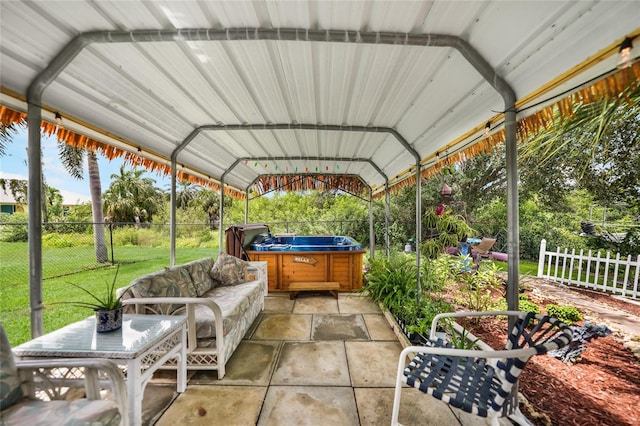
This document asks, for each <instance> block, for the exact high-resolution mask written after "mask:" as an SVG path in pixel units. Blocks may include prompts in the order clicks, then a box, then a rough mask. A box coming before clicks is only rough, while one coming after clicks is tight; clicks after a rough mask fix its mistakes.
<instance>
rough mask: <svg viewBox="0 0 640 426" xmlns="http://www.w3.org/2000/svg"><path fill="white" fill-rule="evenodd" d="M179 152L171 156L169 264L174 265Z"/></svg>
mask: <svg viewBox="0 0 640 426" xmlns="http://www.w3.org/2000/svg"><path fill="white" fill-rule="evenodd" d="M177 155H178V153H177V152H176V153H175V156H173V155H172V156H171V202H170V206H169V208H170V210H169V211H170V212H171V214H170V219H169V230H170V232H169V234H170V235H169V241H170V242H169V244H170V247H171V248H170V252H171V253H170V254H169V265H170V266H174V265H175V264H176V233H177V225H176V221H177V207H176V201H177V195H176V179H177V175H178V173H177V171H176V167H178V163H177V161H176V158H175V157H176V156H177Z"/></svg>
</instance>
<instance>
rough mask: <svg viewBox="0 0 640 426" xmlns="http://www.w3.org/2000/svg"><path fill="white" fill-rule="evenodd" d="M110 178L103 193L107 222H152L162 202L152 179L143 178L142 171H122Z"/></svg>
mask: <svg viewBox="0 0 640 426" xmlns="http://www.w3.org/2000/svg"><path fill="white" fill-rule="evenodd" d="M124 167H125V166H124V165H122V166H121V167H120V174H119V175H118V174H115V173H114V174H112V175H111V185H110V186H109V189H107V191H106V192H105V194H104V205H105V212H106V213H107V220H109V221H111V222H136V223H145V222H152V221H153V215H154V214H156V213H157V212H158V211H159V210H160V207H161V206H162V203H163V196H162V192H161V191H160V190H159V189H158V188H156V187H155V180H153V179H151V178H143V177H142V174H143V173H144V169H135V170H130V171H125V169H124Z"/></svg>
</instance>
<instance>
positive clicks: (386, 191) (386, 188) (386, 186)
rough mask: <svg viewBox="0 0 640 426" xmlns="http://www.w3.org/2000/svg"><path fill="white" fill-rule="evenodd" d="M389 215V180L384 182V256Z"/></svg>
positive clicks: (387, 248)
mask: <svg viewBox="0 0 640 426" xmlns="http://www.w3.org/2000/svg"><path fill="white" fill-rule="evenodd" d="M390 216H391V213H390V211H389V180H388V179H387V180H385V182H384V247H385V249H384V251H385V255H386V256H387V257H388V256H389V217H390Z"/></svg>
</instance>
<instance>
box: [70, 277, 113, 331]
mask: <svg viewBox="0 0 640 426" xmlns="http://www.w3.org/2000/svg"><path fill="white" fill-rule="evenodd" d="M119 269H120V265H118V267H117V269H116V273H115V275H114V277H113V281H111V284H107V285H106V292H105V293H104V294H101V295H100V294H97V293H95V292H92V291H90V290H87V289H86V288H84V287H82V286H80V285H78V284H75V283H69V284H71V285H72V286H74V287H77V288H79V289H80V290H82V291H84V292H85V293H87V294H88V295H89V296H91V298H92V299H93V300H92V301H90V302H70V303H71V304H72V305H75V306H80V307H83V308H91V309H93V310H94V311H95V313H96V332H98V333H107V332H109V331H114V330H118V329H120V328H121V327H122V300H121V299H122V296H123V295H124V293H125V292H124V291H123V292H122V294H121V295H120V296H117V295H116V288H115V286H116V278H117V277H118V271H119Z"/></svg>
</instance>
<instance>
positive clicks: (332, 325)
mask: <svg viewBox="0 0 640 426" xmlns="http://www.w3.org/2000/svg"><path fill="white" fill-rule="evenodd" d="M311 340H370V339H369V333H367V327H366V325H365V322H364V318H362V315H360V314H340V315H314V316H313V322H312V323H311Z"/></svg>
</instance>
